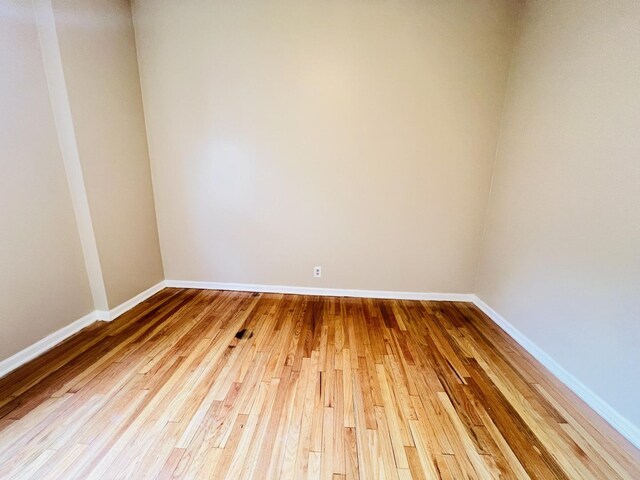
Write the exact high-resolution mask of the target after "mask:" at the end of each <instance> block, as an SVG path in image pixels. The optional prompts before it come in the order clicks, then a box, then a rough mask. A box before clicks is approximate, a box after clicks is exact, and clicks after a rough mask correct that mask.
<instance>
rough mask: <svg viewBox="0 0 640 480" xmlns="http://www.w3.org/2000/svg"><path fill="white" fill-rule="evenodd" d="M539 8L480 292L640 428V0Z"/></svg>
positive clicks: (514, 95) (508, 120)
mask: <svg viewBox="0 0 640 480" xmlns="http://www.w3.org/2000/svg"><path fill="white" fill-rule="evenodd" d="M527 5H528V6H527V8H526V10H525V12H524V17H523V24H522V32H521V36H520V38H519V41H518V43H517V47H516V50H515V54H514V64H513V70H512V72H511V76H510V81H509V88H508V94H507V100H506V107H505V114H504V119H503V126H502V135H501V139H500V144H499V153H498V159H497V166H496V170H495V178H494V181H493V188H492V193H491V201H490V207H489V214H488V219H487V227H486V228H487V229H486V235H485V239H484V247H483V255H482V261H481V268H480V272H479V278H478V283H477V289H476V291H477V293H478V295H479V296H480V298H482V300H484V301H485V302H487V303H488V304H489V305H490V306H491V307H492V308H494V309H495V310H496V311H497V312H498V313H500V314H501V315H502V316H503V317H505V318H506V319H507V320H508V321H509V322H511V323H512V324H513V325H514V326H515V327H516V328H518V329H519V330H520V331H522V332H523V333H524V334H525V335H527V336H528V337H529V338H530V339H531V340H533V341H534V342H535V343H536V344H537V345H538V346H539V347H540V348H542V349H543V350H545V351H546V352H547V353H548V354H549V355H550V356H551V357H553V358H554V359H555V360H556V361H557V362H558V363H559V364H560V365H562V366H563V367H564V368H565V369H566V370H568V371H569V372H570V373H571V374H573V375H574V376H575V377H577V378H578V379H579V380H580V381H581V382H583V383H584V384H585V385H586V386H587V387H588V388H590V389H591V390H592V391H593V392H595V393H596V394H597V395H599V396H600V397H601V398H602V399H604V400H605V401H606V402H608V403H609V404H610V405H611V406H612V407H613V408H615V409H616V410H617V411H618V412H620V413H621V414H622V415H624V416H626V418H627V419H628V420H629V421H631V422H632V423H634V424H635V425H637V426H640V409H639V408H638V405H640V362H639V352H640V301H639V300H640V135H639V131H640V130H639V128H640V56H639V52H640V3H639V2H637V1H635V0H616V1H611V2H602V1H596V0H588V1H585V0H574V1H531V2H528V4H527Z"/></svg>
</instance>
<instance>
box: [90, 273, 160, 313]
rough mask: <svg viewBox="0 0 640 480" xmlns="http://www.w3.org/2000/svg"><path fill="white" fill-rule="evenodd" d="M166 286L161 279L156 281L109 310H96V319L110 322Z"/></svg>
mask: <svg viewBox="0 0 640 480" xmlns="http://www.w3.org/2000/svg"><path fill="white" fill-rule="evenodd" d="M165 286H166V282H165V281H164V280H162V281H161V282H158V283H156V284H155V285H154V286H153V287H151V288H148V289H146V290H145V291H144V292H141V293H139V294H138V295H136V296H135V297H133V298H131V299H129V300H127V301H126V302H124V303H121V304H120V305H118V306H117V307H115V308H112V309H111V310H109V311H104V310H96V315H97V318H98V320H103V321H105V322H111V321H113V320H115V319H116V318H118V317H119V316H120V315H122V314H123V313H125V312H128V311H129V310H131V309H132V308H133V307H135V306H136V305H138V304H139V303H142V302H144V301H145V300H146V299H147V298H149V297H151V296H152V295H155V294H156V293H158V292H159V291H160V290H162V289H163V288H164V287H165Z"/></svg>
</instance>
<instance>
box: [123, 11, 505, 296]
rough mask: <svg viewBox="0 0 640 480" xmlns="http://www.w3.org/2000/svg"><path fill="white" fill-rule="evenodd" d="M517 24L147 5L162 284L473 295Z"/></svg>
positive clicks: (142, 47)
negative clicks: (318, 274) (317, 275)
mask: <svg viewBox="0 0 640 480" xmlns="http://www.w3.org/2000/svg"><path fill="white" fill-rule="evenodd" d="M512 15H513V8H512V5H511V3H510V2H506V1H462V0H456V1H449V0H448V1H426V2H425V1H417V0H415V1H407V0H403V1H399V2H391V1H380V0H378V1H373V2H362V1H358V0H348V1H331V0H322V1H311V0H295V1H294V0H274V1H270V2H260V1H245V2H223V1H196V0H189V1H181V2H174V1H169V0H167V1H158V0H148V1H145V0H139V1H135V2H134V23H135V25H136V39H137V43H138V57H139V62H140V70H141V82H142V91H143V97H144V104H145V114H146V121H147V128H148V135H149V145H150V153H151V162H152V171H153V177H154V189H155V194H156V208H157V212H158V225H159V231H160V242H161V247H162V253H163V259H164V267H165V273H166V277H167V278H169V279H174V280H200V281H219V282H240V283H253V284H276V285H293V286H317V287H335V288H356V289H379V290H400V291H419V292H429V291H431V292H465V293H468V292H470V291H471V288H472V286H473V280H474V275H475V271H476V266H477V260H478V253H479V240H480V235H481V230H482V221H483V212H484V208H485V203H486V198H487V193H488V187H489V179H490V169H491V164H492V161H493V157H494V153H495V144H496V134H497V129H498V123H499V115H500V111H501V107H502V100H503V94H504V89H505V82H506V74H507V68H508V60H509V53H510V40H511V33H512V21H511V20H512ZM314 265H321V266H322V267H323V277H322V279H314V278H312V268H313V266H314Z"/></svg>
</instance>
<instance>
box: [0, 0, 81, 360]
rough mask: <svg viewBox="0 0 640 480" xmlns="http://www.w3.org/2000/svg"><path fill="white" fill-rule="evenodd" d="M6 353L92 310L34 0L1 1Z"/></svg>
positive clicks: (0, 248)
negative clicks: (50, 99)
mask: <svg viewBox="0 0 640 480" xmlns="http://www.w3.org/2000/svg"><path fill="white" fill-rule="evenodd" d="M0 65H2V68H0V205H1V207H0V265H1V268H0V360H2V359H4V358H7V357H9V356H11V355H12V354H14V353H16V352H17V351H19V350H21V349H23V348H25V347H27V346H29V345H31V344H32V343H34V342H36V341H38V340H40V339H41V338H43V337H45V336H46V335H48V334H49V333H52V332H54V331H56V330H58V329H60V328H62V327H64V326H66V325H67V324H69V323H70V322H72V321H74V320H77V319H78V318H80V317H82V316H84V315H86V314H88V313H89V312H91V311H92V310H93V302H92V298H91V292H90V290H89V284H88V280H87V273H86V270H85V265H84V260H83V256H82V250H81V248H80V240H79V236H78V230H77V228H76V222H75V217H74V213H73V208H72V204H71V198H70V195H69V189H68V185H67V179H66V176H65V171H64V166H63V162H62V158H61V153H60V149H59V146H58V140H57V135H56V128H55V125H54V121H53V116H52V111H51V104H50V102H49V96H48V91H47V81H46V78H45V72H44V68H43V63H42V55H41V51H40V44H39V41H38V31H37V28H36V24H35V16H34V11H33V9H32V8H31V3H30V2H23V1H19V0H2V2H0Z"/></svg>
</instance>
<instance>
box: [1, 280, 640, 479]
mask: <svg viewBox="0 0 640 480" xmlns="http://www.w3.org/2000/svg"><path fill="white" fill-rule="evenodd" d="M0 478H3V479H5V478H6V479H14V478H15V479H29V478H33V479H65V480H67V479H120V478H121V479H154V478H158V479H160V478H162V479H168V478H193V479H206V478H216V479H223V478H228V479H240V478H247V479H262V478H273V479H320V478H321V479H331V480H338V479H345V480H346V479H361V480H368V479H375V480H378V479H393V480H406V479H416V480H417V479H453V480H458V479H485V478H487V479H489V478H491V479H492V478H511V479H518V480H521V479H527V478H531V479H590V478H597V479H627V480H631V479H640V463H639V456H638V451H637V450H635V449H634V448H633V447H631V446H630V444H628V442H626V441H625V440H624V439H622V438H621V437H620V436H619V435H618V434H617V433H616V432H614V431H613V429H611V428H610V427H609V426H608V425H607V424H606V423H605V422H604V421H603V420H602V419H600V418H599V417H597V415H595V414H594V413H593V412H591V411H590V410H589V409H588V408H587V407H586V406H585V405H584V404H583V403H582V402H581V401H580V400H578V399H577V398H576V397H575V396H574V395H573V394H572V393H571V392H569V391H568V390H567V389H566V388H565V387H563V386H562V385H560V384H559V382H557V381H556V380H554V379H553V377H551V375H550V374H549V373H548V372H546V371H545V370H544V369H543V368H542V367H541V366H540V365H539V364H537V362H536V361H535V360H533V359H532V358H531V357H530V356H529V355H528V354H527V353H526V352H524V351H523V350H522V349H521V348H520V347H519V346H518V345H516V344H515V343H514V342H513V341H512V340H511V339H510V338H508V337H507V336H506V335H505V334H504V333H503V332H502V331H501V330H499V329H498V328H497V327H496V326H495V325H494V324H493V323H492V322H491V321H490V320H489V319H487V318H486V317H485V316H484V315H483V314H482V313H481V312H480V311H479V310H478V309H477V308H475V307H474V306H473V305H471V304H466V303H455V302H419V301H400V300H371V299H355V298H334V297H314V296H296V295H279V294H252V293H241V292H220V291H207V290H191V289H165V290H163V291H161V292H159V293H158V294H156V295H155V296H153V297H152V298H151V299H149V300H147V301H145V302H143V303H142V304H140V305H139V306H138V307H136V308H135V309H133V310H132V311H130V312H128V313H126V314H125V315H123V316H121V317H120V318H118V319H117V320H116V321H114V322H112V323H96V324H94V325H91V326H90V327H88V328H86V329H84V330H83V331H82V332H80V333H78V334H77V335H75V336H73V337H72V338H70V339H68V340H67V341H66V342H64V343H63V344H61V345H59V346H57V347H56V348H54V349H53V350H51V351H49V352H47V353H46V354H44V355H43V356H41V357H39V358H37V359H35V360H33V361H31V362H30V363H28V364H27V365H25V366H23V367H21V368H19V369H18V370H16V371H14V372H12V373H10V374H9V375H7V376H6V377H4V378H2V379H0Z"/></svg>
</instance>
